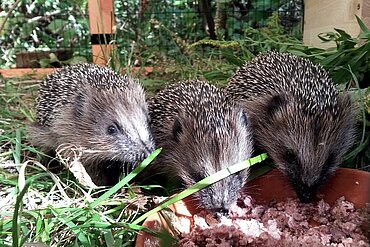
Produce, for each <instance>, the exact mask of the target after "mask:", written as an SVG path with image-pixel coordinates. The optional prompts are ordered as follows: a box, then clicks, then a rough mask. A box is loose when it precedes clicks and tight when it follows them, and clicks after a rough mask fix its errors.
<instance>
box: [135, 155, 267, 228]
mask: <svg viewBox="0 0 370 247" xmlns="http://www.w3.org/2000/svg"><path fill="white" fill-rule="evenodd" d="M266 158H267V154H265V153H264V154H261V155H258V156H256V157H253V158H251V159H248V160H245V161H242V162H239V163H237V164H235V165H233V166H230V167H228V168H226V169H223V170H221V171H218V172H216V173H215V174H213V175H211V176H209V177H207V178H205V179H202V180H200V181H199V182H197V183H196V184H194V185H192V186H190V187H189V188H188V189H186V190H184V191H182V192H180V193H179V194H178V195H176V196H174V197H171V198H170V199H168V200H167V201H165V202H163V203H162V204H161V205H159V206H158V207H156V208H154V209H152V210H150V211H148V212H146V213H145V214H143V215H141V216H140V217H139V218H137V219H136V220H134V221H133V222H132V224H134V225H137V224H139V223H140V222H142V221H143V220H145V219H146V218H147V217H148V216H150V215H152V214H154V213H156V212H158V211H160V210H162V209H164V208H166V207H168V206H169V205H171V204H173V203H175V202H177V201H179V200H181V199H184V198H185V197H187V196H189V195H191V194H193V193H195V192H197V191H199V190H201V189H203V188H205V187H207V186H209V185H211V184H213V183H215V182H217V181H219V180H221V179H224V178H226V177H228V176H229V175H231V174H234V173H236V172H239V171H241V170H243V169H246V168H249V167H251V166H252V165H254V164H256V163H259V162H261V161H263V160H265V159H266Z"/></svg>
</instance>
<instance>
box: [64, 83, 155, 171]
mask: <svg viewBox="0 0 370 247" xmlns="http://www.w3.org/2000/svg"><path fill="white" fill-rule="evenodd" d="M67 117H69V118H72V119H71V120H69V121H68V122H69V124H68V126H64V127H61V128H60V129H63V128H64V129H67V128H68V129H69V131H70V133H75V138H74V139H73V140H65V141H69V143H73V144H74V145H76V146H80V147H82V149H83V150H85V151H86V154H88V155H86V156H88V157H86V159H89V161H93V160H94V159H96V160H98V161H103V160H105V161H112V162H114V161H119V162H121V165H122V164H125V163H128V164H131V165H136V164H137V163H139V162H140V161H142V160H143V159H144V158H146V157H147V156H148V155H149V154H150V153H151V152H152V151H153V150H154V143H153V138H152V136H151V134H150V131H149V126H148V124H149V121H148V110H147V105H146V102H145V97H144V93H143V90H142V89H141V87H140V86H139V85H136V84H133V85H132V86H131V87H129V88H126V89H124V90H121V89H97V88H92V87H90V88H88V90H86V91H83V92H79V93H78V94H77V96H76V98H75V101H74V104H72V105H71V106H70V107H69V108H68V109H67V112H66V116H65V118H67ZM65 118H64V119H65ZM62 119H63V118H62ZM63 122H64V123H65V122H66V121H65V120H63ZM63 141H64V140H63ZM119 162H118V163H119ZM115 163H117V162H115Z"/></svg>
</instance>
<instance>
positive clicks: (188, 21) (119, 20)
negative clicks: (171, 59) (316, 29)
mask: <svg viewBox="0 0 370 247" xmlns="http://www.w3.org/2000/svg"><path fill="white" fill-rule="evenodd" d="M14 2H15V0H3V1H2V2H1V4H0V22H1V21H2V20H4V18H5V16H6V14H7V13H8V11H9V9H10V8H11V6H12V4H14ZM76 3H78V4H76ZM86 3H87V0H75V1H67V0H53V1H51V0H44V1H31V3H28V1H21V4H19V6H17V8H16V9H15V11H13V12H12V14H11V15H10V17H9V19H8V20H7V22H6V25H5V28H4V29H3V30H0V50H1V56H0V67H14V66H16V67H36V66H43V67H45V66H54V67H55V66H60V65H61V64H63V63H68V61H69V60H70V59H71V58H72V57H76V56H82V57H85V59H86V61H91V41H90V39H91V37H90V34H89V25H88V16H87V4H86ZM114 5H115V13H114V14H115V21H116V33H115V34H114V35H113V37H112V39H113V40H114V41H115V43H116V44H117V47H118V48H119V56H121V58H122V59H121V60H123V61H128V60H130V56H132V55H133V53H138V52H139V53H140V56H149V55H148V54H145V53H146V52H147V53H153V52H161V53H165V54H166V56H176V55H177V54H178V53H179V50H181V49H182V48H183V47H182V46H187V45H189V44H191V43H193V42H196V41H198V40H201V39H215V40H239V39H243V38H244V37H245V30H246V29H247V28H259V27H263V26H266V24H267V23H268V21H269V17H271V16H272V14H273V13H277V14H278V15H279V24H280V25H281V27H282V28H283V30H284V31H285V32H286V33H289V34H291V35H293V36H297V37H300V36H301V35H302V23H303V1H302V0H217V1H216V0H129V1H128V0H114ZM50 53H52V54H51V55H50Z"/></svg>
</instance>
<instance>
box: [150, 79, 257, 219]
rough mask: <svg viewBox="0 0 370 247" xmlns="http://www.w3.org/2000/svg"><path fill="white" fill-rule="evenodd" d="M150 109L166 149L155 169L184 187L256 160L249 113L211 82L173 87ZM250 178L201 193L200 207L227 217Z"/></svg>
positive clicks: (198, 196) (198, 195) (239, 176)
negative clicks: (248, 160)
mask: <svg viewBox="0 0 370 247" xmlns="http://www.w3.org/2000/svg"><path fill="white" fill-rule="evenodd" d="M148 107H149V116H150V119H151V120H150V126H151V130H152V134H153V138H154V142H155V143H156V146H157V147H162V148H163V149H162V152H161V153H160V154H159V156H158V157H157V158H156V161H155V164H153V167H155V169H156V171H157V172H158V173H162V174H165V175H166V176H167V177H168V178H175V179H178V180H179V181H181V183H182V185H183V186H184V187H189V186H191V185H193V184H195V183H196V182H198V181H200V180H202V179H203V178H206V177H208V176H209V175H211V174H214V173H216V172H217V171H220V170H222V169H224V168H226V167H228V166H230V165H233V164H235V163H237V162H240V161H243V160H246V159H249V158H250V157H251V153H252V151H253V150H252V148H253V143H252V135H251V131H250V127H249V119H248V116H247V114H246V113H245V112H244V111H243V109H242V108H241V107H240V106H239V105H238V104H236V103H234V102H232V101H229V100H227V99H226V95H225V92H224V91H223V90H221V89H219V88H217V87H216V86H213V85H211V84H209V83H208V82H206V81H201V80H190V81H181V82H178V83H174V84H170V85H168V86H167V87H165V88H164V89H163V90H162V91H160V92H159V93H158V94H157V95H156V96H154V97H153V98H152V99H150V100H149V102H148ZM248 174H249V171H248V169H245V170H243V171H241V172H239V173H236V174H233V175H231V176H229V177H227V178H225V179H223V180H221V181H219V182H217V183H215V184H212V185H211V186H209V187H206V188H205V189H203V190H200V191H199V192H197V193H195V195H194V199H195V201H196V202H197V203H198V204H197V205H198V206H199V207H201V208H203V209H206V210H210V211H211V212H213V213H214V214H215V215H216V216H217V215H218V216H221V215H225V214H226V213H227V212H228V210H229V208H230V206H231V205H232V204H233V203H235V202H236V200H237V197H238V193H239V191H240V189H241V188H242V186H243V185H244V183H245V181H246V179H247V177H248Z"/></svg>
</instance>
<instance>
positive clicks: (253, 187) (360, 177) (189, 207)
mask: <svg viewBox="0 0 370 247" xmlns="http://www.w3.org/2000/svg"><path fill="white" fill-rule="evenodd" d="M244 190H245V191H246V193H247V194H248V195H250V196H251V197H252V198H253V200H254V201H256V202H257V203H259V204H266V203H268V202H270V201H272V200H275V201H278V202H279V201H284V200H286V199H287V198H289V197H291V198H296V195H295V192H294V191H293V190H292V189H291V187H290V186H289V184H288V181H287V179H286V177H285V176H284V175H283V174H282V173H281V172H280V171H278V170H276V169H274V170H271V171H270V172H268V173H266V174H264V175H263V176H261V177H258V178H256V179H254V180H252V181H250V182H248V183H247V184H246V186H245V187H244ZM341 196H344V197H345V199H346V200H347V201H350V202H352V203H353V204H354V205H355V207H356V208H363V207H365V204H366V203H370V172H364V171H360V170H355V169H348V168H339V169H338V170H337V171H336V173H335V174H334V176H332V177H331V178H330V179H329V181H328V182H327V183H326V184H325V185H324V186H323V187H322V188H321V189H320V191H319V192H318V197H319V198H322V199H324V200H325V201H326V202H328V203H329V204H333V203H334V202H335V201H336V200H337V199H338V198H339V197H341ZM169 208H170V209H171V210H172V211H173V212H174V213H175V215H176V216H177V218H178V219H179V222H180V223H179V224H180V225H181V227H180V229H181V231H182V232H190V230H191V227H192V224H193V220H192V215H193V214H194V213H195V209H194V207H193V204H192V203H191V199H190V200H189V199H187V198H185V199H184V200H182V201H179V202H177V203H175V204H174V205H171V206H170V207H169ZM143 226H146V227H148V228H150V229H153V230H156V231H160V229H161V227H164V228H166V229H169V227H168V224H167V221H166V220H165V219H164V217H163V215H162V214H159V213H158V214H154V215H152V216H151V217H149V218H148V219H147V220H146V221H145V222H144V223H143ZM155 243H158V239H157V238H156V237H154V236H152V235H151V234H149V233H146V232H142V231H141V232H139V233H138V235H137V238H136V244H135V246H136V247H143V246H156V245H155Z"/></svg>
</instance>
